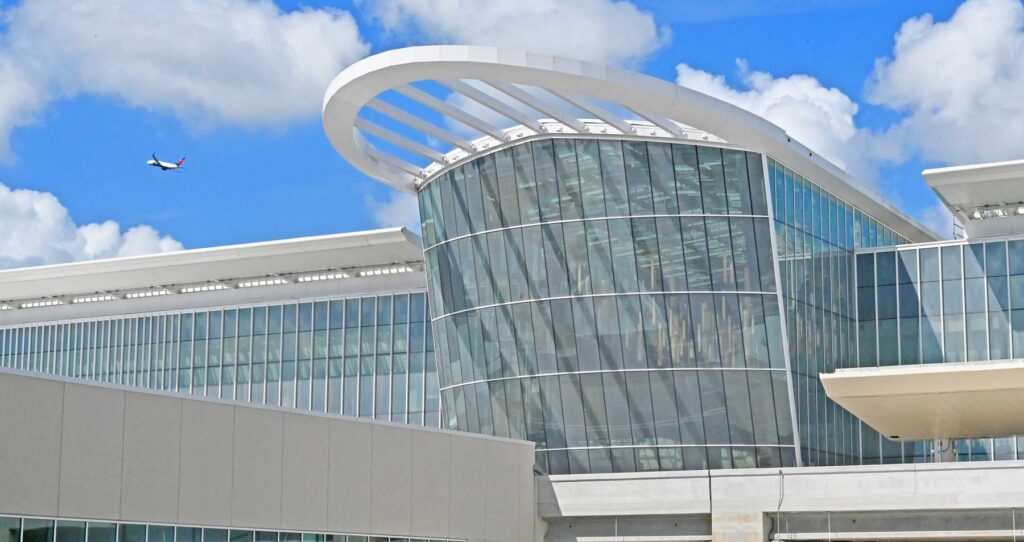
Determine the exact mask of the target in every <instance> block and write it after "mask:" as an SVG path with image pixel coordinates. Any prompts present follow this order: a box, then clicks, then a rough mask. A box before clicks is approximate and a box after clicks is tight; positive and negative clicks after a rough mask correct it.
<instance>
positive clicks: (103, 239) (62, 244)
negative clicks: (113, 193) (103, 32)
mask: <svg viewBox="0 0 1024 542" xmlns="http://www.w3.org/2000/svg"><path fill="white" fill-rule="evenodd" d="M182 248H183V247H182V245H181V243H179V242H178V241H176V240H174V239H173V238H172V237H170V236H167V235H160V233H159V232H157V231H156V230H155V229H153V228H152V227H150V226H145V225H142V226H135V227H132V228H129V229H128V230H127V231H122V229H121V226H120V225H119V224H118V223H117V222H114V221H112V220H108V221H106V222H103V223H98V224H97V223H93V224H85V225H83V226H78V225H76V224H75V223H74V221H73V220H72V219H71V215H70V214H69V213H68V210H67V208H65V207H64V206H63V205H62V204H61V202H60V200H58V199H57V197H56V196H54V195H53V194H51V193H49V192H37V191H35V190H22V189H19V190H12V189H10V188H8V187H7V186H5V185H3V184H0V268H9V267H23V266H28V265H44V264H51V263H62V262H69V261H76V260H91V259H95V258H113V257H117V256H134V255H138V254H148V253H153V252H171V251H175V250H182Z"/></svg>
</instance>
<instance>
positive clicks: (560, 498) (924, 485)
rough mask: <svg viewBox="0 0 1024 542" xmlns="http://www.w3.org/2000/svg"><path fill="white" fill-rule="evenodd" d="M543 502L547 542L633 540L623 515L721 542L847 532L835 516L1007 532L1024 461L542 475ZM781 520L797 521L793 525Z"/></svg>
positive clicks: (902, 526)
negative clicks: (963, 519)
mask: <svg viewBox="0 0 1024 542" xmlns="http://www.w3.org/2000/svg"><path fill="white" fill-rule="evenodd" d="M537 500H538V510H539V514H540V516H541V519H543V520H544V521H546V522H547V524H548V536H547V537H546V541H547V542H562V541H570V540H571V541H574V542H575V541H576V540H578V539H579V537H580V535H581V534H582V533H584V532H585V533H586V534H587V536H588V537H597V538H601V537H609V536H613V535H614V533H616V532H617V533H618V536H623V532H624V530H623V523H622V519H623V518H643V519H644V521H643V522H641V523H639V524H636V525H630V526H628V527H627V528H628V530H627V531H625V532H627V533H628V536H638V537H650V536H661V535H664V534H665V533H666V531H670V532H672V533H673V534H674V535H676V536H677V537H678V536H684V537H685V536H690V537H692V538H690V539H692V540H699V539H707V540H710V539H714V540H716V541H719V540H721V541H725V540H749V541H760V540H766V539H767V538H768V536H769V535H770V534H772V533H779V532H783V531H784V530H785V529H786V528H787V527H788V528H790V529H791V530H793V531H799V530H804V531H806V530H807V529H813V532H816V533H818V532H825V531H826V527H822V525H829V526H831V527H833V528H834V529H835V528H837V525H838V524H839V522H838V521H833V522H832V523H831V524H829V523H828V522H827V520H824V519H822V518H825V517H826V516H825V513H829V514H831V515H832V517H834V518H846V519H848V520H849V521H848V523H849V524H851V525H852V524H855V523H857V524H861V525H866V524H870V525H873V528H876V529H878V531H880V532H885V531H890V532H901V533H906V532H907V531H915V532H929V531H931V530H933V529H931V527H935V526H937V525H940V524H942V523H941V521H942V519H943V518H950V517H954V516H955V517H972V518H976V519H977V518H982V517H991V518H992V521H991V522H990V524H983V523H984V522H982V521H981V520H980V519H978V520H977V521H976V524H975V525H972V528H973V529H975V530H984V529H985V528H987V529H991V530H997V529H1009V528H1010V526H1011V525H1012V524H1013V521H1011V518H1012V514H1013V510H1014V509H1020V508H1024V461H995V462H983V463H945V464H908V465H878V466H858V467H805V468H787V469H736V470H722V471H692V472H654V473H632V474H625V473H623V474H595V475H561V476H546V477H540V478H538V496H537ZM982 511H984V514H982ZM908 512H909V513H908ZM816 514H817V515H816ZM837 514H838V515H837ZM608 518H619V524H618V525H615V526H613V525H611V524H610V523H609V522H608ZM776 518H788V519H787V520H786V522H785V526H784V525H775V524H774V520H775V519H776ZM1020 519H1024V518H1018V520H1020ZM819 520H820V521H819ZM844 521H845V520H844ZM946 523H950V522H948V521H947V522H946ZM953 523H956V522H953ZM961 523H962V524H964V525H966V523H963V522H961ZM986 525H987V527H986ZM1017 525H1024V522H1021V523H1018V524H1017ZM613 527H616V528H617V529H616V530H615V531H613V530H612V528H613ZM702 529H703V532H701V530H702ZM937 530H938V531H943V532H948V530H949V527H948V525H947V526H944V527H942V528H938V529H937ZM883 538H884V537H883Z"/></svg>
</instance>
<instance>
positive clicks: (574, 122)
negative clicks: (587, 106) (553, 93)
mask: <svg viewBox="0 0 1024 542" xmlns="http://www.w3.org/2000/svg"><path fill="white" fill-rule="evenodd" d="M488 84H489V85H491V86H492V87H494V88H496V89H498V90H500V91H502V92H504V93H505V94H508V95H509V96H511V97H512V98H515V99H516V100H519V101H520V102H523V103H524V104H526V105H527V106H529V107H532V108H534V109H536V110H537V111H540V112H541V113H543V114H545V115H547V116H549V117H551V118H553V119H555V120H557V121H558V122H561V123H562V124H564V125H566V126H568V127H570V128H572V129H573V130H576V131H577V132H580V133H583V132H586V128H584V127H583V123H582V122H580V120H579V119H577V118H576V117H575V116H573V115H572V114H570V113H569V112H568V111H565V110H563V109H562V108H560V107H558V106H557V105H555V104H553V103H551V102H548V101H545V100H542V99H540V98H537V97H536V96H534V95H532V94H530V93H529V92H526V91H525V90H523V89H521V88H519V87H517V86H515V85H513V84H510V83H488Z"/></svg>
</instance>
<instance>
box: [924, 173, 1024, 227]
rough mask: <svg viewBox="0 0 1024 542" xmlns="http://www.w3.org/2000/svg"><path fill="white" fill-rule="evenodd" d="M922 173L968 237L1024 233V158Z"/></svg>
mask: <svg viewBox="0 0 1024 542" xmlns="http://www.w3.org/2000/svg"><path fill="white" fill-rule="evenodd" d="M921 175H923V176H924V179H925V181H926V182H927V183H928V186H929V187H930V188H931V189H932V190H933V191H934V192H935V194H936V195H937V196H938V197H939V199H940V200H942V203H943V204H945V205H946V207H947V208H949V210H950V212H952V213H953V214H954V215H955V216H956V217H957V218H958V219H959V220H960V222H961V223H962V224H963V225H964V229H965V230H967V234H968V236H970V237H994V236H997V235H1012V234H1019V233H1024V160H1014V161H1011V162H992V163H987V164H973V165H964V166H954V167H945V168H935V169H926V170H924V171H923V172H922V173H921Z"/></svg>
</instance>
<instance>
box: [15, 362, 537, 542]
mask: <svg viewBox="0 0 1024 542" xmlns="http://www.w3.org/2000/svg"><path fill="white" fill-rule="evenodd" d="M0 406H2V408H0V431H2V433H0V436H2V438H0V450H2V451H3V452H4V453H3V455H0V514H21V515H27V516H58V517H60V516H63V517H72V518H75V517H77V518H86V519H91V520H98V521H130V522H132V521H137V522H151V523H158V524H184V525H202V526H224V527H238V528H247V529H273V530H294V531H306V532H335V533H352V534H372V535H384V536H388V535H390V536H396V537H402V538H406V537H412V538H434V539H439V538H457V539H468V540H480V541H486V542H514V541H517V540H523V541H525V540H531V538H529V537H528V536H527V533H531V532H532V529H533V527H534V526H535V525H536V523H535V522H534V521H533V517H534V516H533V513H532V511H533V489H532V479H533V478H532V471H531V466H532V458H533V447H532V445H531V444H529V443H525V442H514V441H503V440H500V439H491V438H487V437H480V436H475V435H466V434H458V433H450V432H442V431H437V430H431V429H423V428H416V427H410V426H402V425H396V424H387V423H382V422H373V421H368V420H358V419H351V418H338V417H331V416H324V415H318V414H308V413H300V412H296V411H286V410H283V409H275V408H267V407H259V406H250V405H243V404H229V403H226V402H222V401H218V400H210V399H203V398H197V397H189V396H184V395H176V394H169V393H163V392H142V391H136V390H126V389H125V388H123V387H118V386H111V385H107V384H95V383H78V382H69V381H66V380H63V379H54V378H50V377H42V376H39V377H29V376H18V375H12V374H10V373H9V372H5V371H3V370H0Z"/></svg>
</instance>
